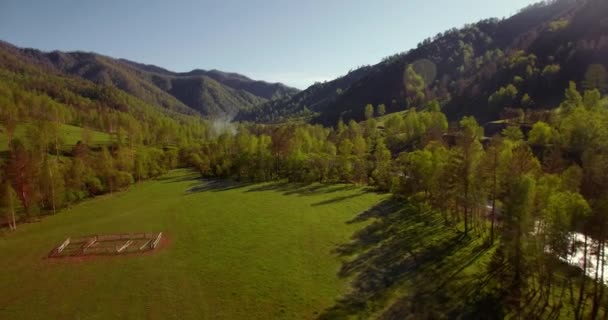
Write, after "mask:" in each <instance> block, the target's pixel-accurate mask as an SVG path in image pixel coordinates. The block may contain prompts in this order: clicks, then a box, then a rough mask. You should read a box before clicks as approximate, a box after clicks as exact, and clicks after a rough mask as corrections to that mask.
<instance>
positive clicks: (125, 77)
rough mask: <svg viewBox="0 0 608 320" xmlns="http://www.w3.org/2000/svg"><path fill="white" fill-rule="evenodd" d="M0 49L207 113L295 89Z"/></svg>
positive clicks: (223, 112) (222, 113)
mask: <svg viewBox="0 0 608 320" xmlns="http://www.w3.org/2000/svg"><path fill="white" fill-rule="evenodd" d="M0 51H2V52H3V53H4V54H6V55H10V56H13V57H15V58H17V59H18V60H20V61H22V62H26V63H29V64H32V65H35V66H37V67H42V68H45V69H47V70H52V71H54V72H57V73H60V74H65V75H70V76H76V77H79V78H83V79H86V80H90V81H92V82H94V83H96V84H98V85H110V86H114V87H116V88H118V89H121V90H123V91H125V92H127V93H129V94H131V95H133V96H135V97H137V98H140V99H141V100H143V101H145V102H147V103H149V104H152V105H157V106H161V107H163V108H167V109H171V110H175V111H178V112H181V113H187V114H188V113H192V112H193V111H195V112H198V113H200V114H202V115H203V116H206V117H226V116H228V117H230V116H234V115H235V114H236V113H237V112H238V111H239V110H247V109H250V108H252V107H253V106H256V105H259V104H261V103H264V102H266V101H269V100H271V99H278V98H285V97H288V96H291V95H293V94H295V93H297V92H299V90H297V89H295V88H291V87H288V86H286V85H283V84H281V83H268V82H264V81H256V80H252V79H250V78H248V77H246V76H243V75H240V74H237V73H227V72H222V71H218V70H210V71H206V70H199V69H196V70H192V71H190V72H185V73H178V72H172V71H169V70H166V69H164V68H161V67H157V66H154V65H146V64H141V63H137V62H133V61H129V60H125V59H114V58H111V57H107V56H104V55H100V54H96V53H89V52H61V51H52V52H42V51H39V50H35V49H21V48H17V47H15V46H13V45H11V44H9V43H6V42H2V43H0Z"/></svg>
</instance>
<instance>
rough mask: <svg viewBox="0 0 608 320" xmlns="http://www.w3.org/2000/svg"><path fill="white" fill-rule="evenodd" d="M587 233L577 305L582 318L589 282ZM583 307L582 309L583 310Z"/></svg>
mask: <svg viewBox="0 0 608 320" xmlns="http://www.w3.org/2000/svg"><path fill="white" fill-rule="evenodd" d="M586 280H587V234H586V233H585V242H584V245H583V274H582V277H581V288H580V290H579V294H578V304H577V305H576V317H577V319H581V317H582V313H584V311H585V310H584V308H582V306H583V301H584V297H585V283H586V282H587V281H586ZM581 308H582V310H581Z"/></svg>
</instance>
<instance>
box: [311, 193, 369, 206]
mask: <svg viewBox="0 0 608 320" xmlns="http://www.w3.org/2000/svg"><path fill="white" fill-rule="evenodd" d="M366 193H367V192H366V191H363V192H359V193H355V194H351V195H348V196H341V197H336V198H332V199H328V200H324V201H319V202H316V203H313V204H312V206H314V207H316V206H322V205H326V204H332V203H336V202H341V201H345V200H349V199H353V198H356V197H360V196H362V195H364V194H366Z"/></svg>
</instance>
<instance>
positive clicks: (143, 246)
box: [139, 239, 152, 251]
mask: <svg viewBox="0 0 608 320" xmlns="http://www.w3.org/2000/svg"><path fill="white" fill-rule="evenodd" d="M150 242H152V239H150V240H148V241H146V243H144V244H143V245H142V246H141V247H139V250H140V251H142V250H144V249H145V248H150Z"/></svg>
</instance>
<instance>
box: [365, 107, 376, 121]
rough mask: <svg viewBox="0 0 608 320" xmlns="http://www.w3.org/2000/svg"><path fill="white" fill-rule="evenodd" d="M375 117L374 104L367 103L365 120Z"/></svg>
mask: <svg viewBox="0 0 608 320" xmlns="http://www.w3.org/2000/svg"><path fill="white" fill-rule="evenodd" d="M373 117H374V106H372V105H371V104H367V105H366V106H365V120H369V119H371V118H373Z"/></svg>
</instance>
